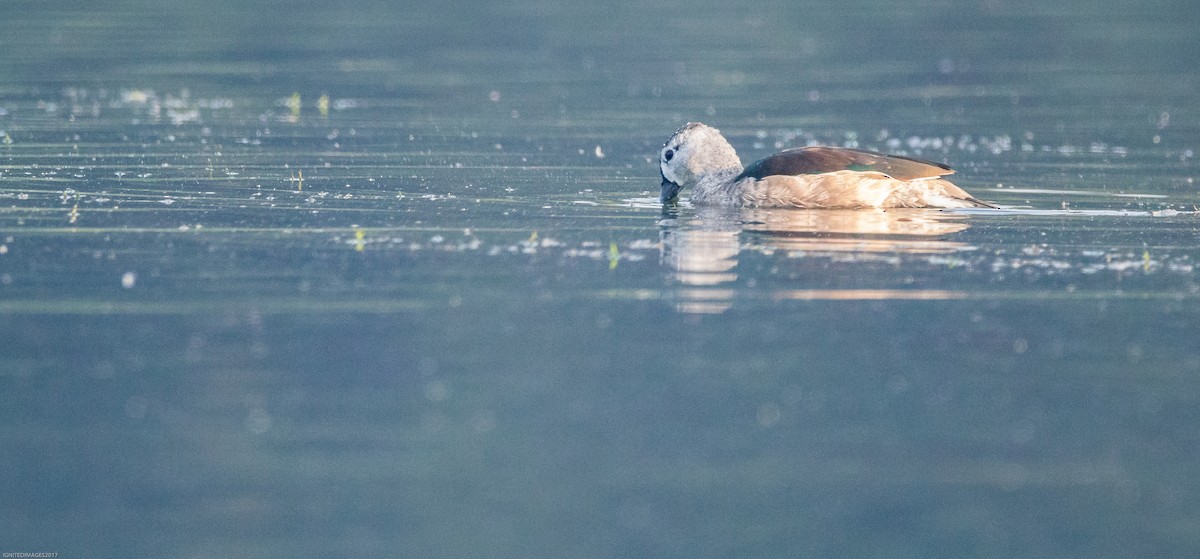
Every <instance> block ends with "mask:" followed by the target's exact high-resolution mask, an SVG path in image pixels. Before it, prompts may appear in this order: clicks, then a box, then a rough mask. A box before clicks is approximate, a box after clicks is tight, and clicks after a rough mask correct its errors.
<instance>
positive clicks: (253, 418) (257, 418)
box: [246, 408, 271, 435]
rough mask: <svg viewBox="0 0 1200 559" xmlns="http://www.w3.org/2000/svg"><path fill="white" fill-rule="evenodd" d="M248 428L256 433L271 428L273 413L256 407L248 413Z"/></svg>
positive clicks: (264, 431) (261, 432)
mask: <svg viewBox="0 0 1200 559" xmlns="http://www.w3.org/2000/svg"><path fill="white" fill-rule="evenodd" d="M246 429H247V430H248V431H250V432H251V433H254V434H255V435H261V434H263V433H266V432H267V431H270V430H271V414H269V413H267V410H264V409H262V408H254V409H252V410H250V412H249V413H248V414H246Z"/></svg>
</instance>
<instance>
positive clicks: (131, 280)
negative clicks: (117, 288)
mask: <svg viewBox="0 0 1200 559" xmlns="http://www.w3.org/2000/svg"><path fill="white" fill-rule="evenodd" d="M134 285H137V274H135V273H133V272H125V273H124V274H121V287H124V288H125V289H133V286H134Z"/></svg>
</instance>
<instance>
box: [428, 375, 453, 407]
mask: <svg viewBox="0 0 1200 559" xmlns="http://www.w3.org/2000/svg"><path fill="white" fill-rule="evenodd" d="M451 394H452V391H451V390H450V386H449V385H448V384H446V383H444V382H442V381H440V380H434V381H430V382H429V383H428V384H426V385H425V399H426V400H429V401H430V402H442V401H445V400H447V399H449V398H450V396H451Z"/></svg>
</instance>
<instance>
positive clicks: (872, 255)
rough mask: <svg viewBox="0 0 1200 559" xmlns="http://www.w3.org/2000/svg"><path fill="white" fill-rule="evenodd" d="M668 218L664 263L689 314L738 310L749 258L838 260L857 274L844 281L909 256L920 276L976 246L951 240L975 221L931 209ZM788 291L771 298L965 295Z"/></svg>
mask: <svg viewBox="0 0 1200 559" xmlns="http://www.w3.org/2000/svg"><path fill="white" fill-rule="evenodd" d="M689 213H690V212H689ZM664 214H665V215H666V217H667V219H665V220H664V221H663V224H664V225H665V227H664V228H663V230H662V231H661V240H662V244H661V246H662V263H663V264H665V265H666V266H667V267H668V268H669V269H670V271H671V276H670V277H671V279H672V280H673V281H674V282H675V283H677V284H678V286H679V287H680V288H681V289H679V290H678V291H677V292H676V297H677V298H678V300H677V303H676V305H677V308H678V309H679V310H680V311H683V312H689V313H717V312H724V311H725V310H727V309H728V308H729V307H730V306H732V304H733V300H734V299H735V298H736V297H737V296H738V293H739V290H740V288H739V287H737V284H738V260H739V258H741V257H742V256H745V255H746V254H747V253H761V254H766V255H771V254H775V253H776V251H786V253H787V259H786V260H787V261H793V262H798V261H797V260H794V259H796V258H811V257H815V258H820V259H823V260H828V259H833V260H836V261H837V262H840V263H841V264H844V265H848V266H850V268H847V269H846V271H844V273H853V272H854V271H855V270H862V269H863V267H868V266H871V265H873V264H879V263H880V262H886V263H888V267H889V268H894V267H895V266H896V265H898V262H899V260H898V257H899V256H901V255H911V256H913V257H915V258H916V260H915V261H910V262H913V264H912V265H913V266H916V268H914V269H918V270H919V269H920V265H918V264H916V263H915V262H920V261H921V260H922V259H926V258H928V259H934V258H942V259H944V258H945V257H946V255H950V254H953V253H957V252H961V251H970V250H972V249H973V247H972V246H971V245H970V244H968V243H964V242H961V241H955V240H949V239H945V238H944V237H945V236H947V235H952V234H954V233H958V232H961V231H964V230H966V229H967V228H968V227H969V224H968V223H967V222H966V220H967V218H969V217H970V216H968V215H965V214H961V213H958V214H956V213H948V212H940V211H936V210H929V209H902V210H891V211H882V210H866V211H864V210H828V211H819V212H798V211H795V210H790V209H774V208H772V209H753V208H729V207H721V206H702V207H698V208H696V210H695V214H694V215H693V216H691V217H690V218H686V217H682V216H680V215H679V214H678V212H677V211H676V210H674V209H671V210H668V211H667V212H664ZM781 254H782V253H781ZM822 277H823V278H825V279H828V280H830V281H832V282H833V283H834V284H835V285H837V284H843V283H844V284H852V283H853V282H850V281H847V282H841V281H837V279H838V274H837V273H834V272H831V271H830V270H828V269H826V270H824V271H823V272H822ZM848 277H849V276H847V277H844V278H842V279H848ZM881 277H884V278H886V277H888V276H886V275H885V276H881ZM855 278H856V279H861V278H857V276H855ZM743 279H745V278H743ZM751 279H754V280H757V279H758V278H751ZM756 283H758V282H756ZM788 285H789V286H788V288H787V289H785V290H772V291H770V292H769V295H770V296H771V297H773V298H809V299H812V298H821V299H875V298H893V299H895V298H910V299H911V298H936V299H943V298H952V297H955V296H957V295H958V294H955V293H951V292H946V291H938V290H909V289H894V287H895V286H884V287H882V288H868V289H863V288H858V289H835V290H830V289H795V287H796V286H795V285H794V284H791V282H788ZM760 287H761V286H760Z"/></svg>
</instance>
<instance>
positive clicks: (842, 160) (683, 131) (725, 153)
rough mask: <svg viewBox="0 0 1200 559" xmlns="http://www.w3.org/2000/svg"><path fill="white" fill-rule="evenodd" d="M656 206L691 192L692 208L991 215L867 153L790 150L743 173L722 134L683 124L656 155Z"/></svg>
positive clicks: (933, 173) (910, 166)
mask: <svg viewBox="0 0 1200 559" xmlns="http://www.w3.org/2000/svg"><path fill="white" fill-rule="evenodd" d="M659 170H660V171H661V173H662V179H663V183H662V192H661V196H660V197H661V200H662V202H663V203H668V202H671V201H673V200H675V199H676V197H678V195H679V192H680V190H682V189H683V188H684V187H689V186H690V187H691V189H692V192H691V196H690V199H691V201H692V202H693V203H696V204H716V205H726V206H744V207H794V208H812V209H819V208H992V207H995V206H992V205H991V204H988V203H986V202H982V201H980V200H977V199H975V198H974V197H972V196H971V195H970V194H968V193H967V192H966V191H964V190H963V189H961V188H959V187H957V186H955V185H954V184H953V183H951V182H950V181H948V180H946V179H944V178H942V177H943V176H946V175H950V174H953V173H954V170H952V169H950V168H949V167H946V166H945V165H941V164H938V163H933V162H930V161H922V160H919V159H911V158H908V157H901V156H895V155H885V154H882V153H875V152H870V151H863V150H856V149H848V148H836V147H824V146H816V147H807V148H796V149H789V150H785V151H782V152H780V153H777V154H775V155H772V156H770V157H767V158H765V159H762V160H760V161H756V162H754V163H752V164H751V165H750V166H749V167H746V168H743V167H742V163H741V160H740V159H739V158H738V156H737V152H736V151H735V150H734V149H733V146H731V145H730V144H729V142H728V141H727V140H726V139H725V137H724V136H722V135H721V133H720V132H719V131H718V130H717V129H715V128H713V127H711V126H707V125H704V124H700V123H688V124H687V125H686V126H684V127H683V128H680V129H679V131H678V132H676V133H675V134H674V135H673V136H671V139H670V140H668V141H667V143H666V144H665V145H663V149H662V151H661V152H660V154H659Z"/></svg>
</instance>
